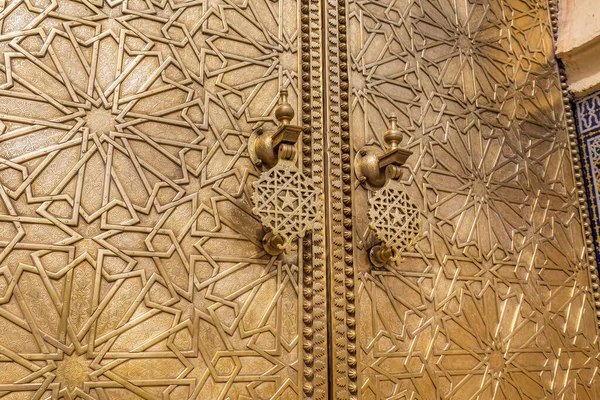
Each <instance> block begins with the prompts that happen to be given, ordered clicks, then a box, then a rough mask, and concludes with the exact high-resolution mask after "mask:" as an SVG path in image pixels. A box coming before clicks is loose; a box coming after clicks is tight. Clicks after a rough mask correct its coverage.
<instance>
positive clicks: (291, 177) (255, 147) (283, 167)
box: [248, 89, 321, 256]
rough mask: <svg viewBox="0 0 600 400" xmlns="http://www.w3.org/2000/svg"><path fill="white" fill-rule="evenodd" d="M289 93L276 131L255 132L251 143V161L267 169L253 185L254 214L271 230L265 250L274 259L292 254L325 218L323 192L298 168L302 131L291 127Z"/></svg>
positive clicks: (279, 108)
mask: <svg viewBox="0 0 600 400" xmlns="http://www.w3.org/2000/svg"><path fill="white" fill-rule="evenodd" d="M287 95H288V93H287V90H286V89H282V90H281V91H280V99H279V104H278V105H277V107H275V118H276V119H277V121H278V122H279V124H278V125H277V128H276V129H275V130H274V131H270V132H263V130H262V128H259V129H257V130H255V131H254V132H253V133H252V134H251V135H250V138H249V141H248V153H249V155H250V159H251V160H252V161H253V162H254V164H255V165H256V166H257V167H258V168H263V169H265V171H263V172H261V174H260V176H259V178H258V179H257V180H256V181H255V182H254V183H253V187H254V193H253V194H252V202H253V203H254V208H253V209H252V212H253V213H254V214H255V215H256V216H258V217H259V219H260V221H261V223H262V225H263V226H264V227H265V228H266V229H267V231H268V232H267V234H266V235H265V236H264V237H263V239H262V243H263V248H264V250H265V251H266V252H267V253H268V254H270V255H273V256H276V255H279V254H281V253H283V252H284V251H289V250H290V249H291V248H292V247H293V246H292V242H293V241H294V240H295V239H297V238H302V237H304V235H305V233H306V232H307V231H309V230H311V229H312V228H313V226H314V224H315V222H316V221H317V220H318V219H319V218H320V215H321V196H320V195H321V192H320V189H319V188H318V187H317V186H316V185H315V183H314V181H313V180H312V179H311V178H310V177H308V176H306V175H304V174H303V173H302V171H300V170H299V169H298V167H297V165H296V156H297V151H296V143H297V141H298V137H299V136H300V133H301V131H302V127H300V126H296V125H291V124H290V122H291V121H292V119H293V118H294V114H295V113H294V109H293V108H292V106H291V105H290V104H289V103H288V101H287Z"/></svg>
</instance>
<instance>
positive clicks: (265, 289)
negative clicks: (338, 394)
mask: <svg viewBox="0 0 600 400" xmlns="http://www.w3.org/2000/svg"><path fill="white" fill-rule="evenodd" d="M299 32H300V21H299V3H298V2H296V1H295V0H279V1H278V2H272V1H270V0H248V1H240V2H233V1H229V0H199V1H196V0H193V1H187V0H175V1H166V0H165V1H155V0H81V1H70V0H39V1H38V0H33V1H30V0H0V53H1V54H2V57H1V58H0V185H1V187H0V397H5V398H14V399H29V398H33V399H38V398H44V399H49V398H52V399H60V398H64V399H75V398H80V399H140V398H144V399H161V398H162V399H188V398H190V399H246V400H247V399H270V398H273V399H298V398H299V397H302V396H303V395H304V393H303V389H302V387H303V385H304V379H305V378H304V376H303V367H304V363H303V361H302V357H303V355H304V351H305V350H304V349H303V336H302V331H303V328H304V324H303V322H302V316H303V312H302V308H301V303H302V291H303V259H302V256H301V254H300V255H299V254H297V253H294V254H290V255H288V256H287V257H286V259H285V260H278V259H276V258H273V257H270V256H268V255H267V254H265V252H264V250H263V248H262V244H261V243H260V236H259V234H258V232H260V231H261V230H262V229H261V223H260V221H259V220H258V219H257V218H256V217H255V216H254V215H253V213H252V200H251V193H252V186H251V183H252V181H253V180H255V179H256V177H257V176H258V174H259V172H258V171H257V170H256V169H255V167H254V165H253V163H252V162H251V161H250V159H249V156H248V150H247V139H248V137H249V135H250V132H252V131H253V130H254V129H256V128H258V127H259V126H261V125H264V126H265V127H266V129H267V128H269V127H273V126H274V122H275V121H274V118H273V108H274V107H275V106H276V104H277V99H278V92H279V88H281V87H287V88H288V90H289V92H290V99H289V101H290V103H292V104H294V107H295V108H296V109H297V110H298V114H299V116H298V118H301V117H302V113H301V106H299V105H298V103H300V101H299V97H298V92H299V86H300V84H299V76H298V75H299V60H300V40H299ZM294 122H295V121H294ZM309 249H310V248H309ZM306 315H310V314H308V313H306ZM321 369H322V370H323V368H321ZM313 373H314V374H318V373H319V371H313Z"/></svg>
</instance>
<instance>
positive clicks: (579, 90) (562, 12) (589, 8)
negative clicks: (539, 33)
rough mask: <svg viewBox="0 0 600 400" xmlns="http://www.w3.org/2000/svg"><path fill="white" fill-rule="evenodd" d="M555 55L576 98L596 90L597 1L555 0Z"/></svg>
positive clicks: (599, 59)
mask: <svg viewBox="0 0 600 400" xmlns="http://www.w3.org/2000/svg"><path fill="white" fill-rule="evenodd" d="M556 52H557V55H558V57H560V58H561V59H562V60H563V61H564V63H565V66H566V69H567V76H568V80H569V87H570V89H571V90H572V91H573V92H574V93H575V95H576V96H579V97H582V96H585V95H587V94H589V93H591V92H593V91H596V90H598V89H600V0H560V1H559V24H558V42H557V48H556Z"/></svg>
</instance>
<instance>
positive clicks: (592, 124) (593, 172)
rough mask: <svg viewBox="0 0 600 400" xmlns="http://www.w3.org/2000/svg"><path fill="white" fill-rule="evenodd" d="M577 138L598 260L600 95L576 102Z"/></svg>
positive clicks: (599, 249) (599, 230)
mask: <svg viewBox="0 0 600 400" xmlns="http://www.w3.org/2000/svg"><path fill="white" fill-rule="evenodd" d="M576 109H577V126H578V129H577V133H578V135H577V138H578V140H579V145H580V146H581V157H582V164H583V177H584V180H585V189H586V193H587V196H588V199H589V210H590V217H591V218H590V220H591V221H590V222H591V228H592V233H593V236H594V240H595V243H596V259H597V260H600V247H599V246H598V238H599V237H600V217H599V215H600V214H599V213H600V208H599V207H598V206H599V204H598V201H599V200H600V118H599V117H600V94H599V93H594V94H592V95H590V96H587V97H585V98H583V99H581V100H578V101H577V102H576Z"/></svg>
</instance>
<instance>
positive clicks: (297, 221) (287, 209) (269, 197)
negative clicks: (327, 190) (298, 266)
mask: <svg viewBox="0 0 600 400" xmlns="http://www.w3.org/2000/svg"><path fill="white" fill-rule="evenodd" d="M252 185H253V186H254V193H253V194H252V201H253V202H254V206H255V208H253V209H252V211H253V212H254V214H256V215H258V216H259V217H260V220H261V222H262V223H263V225H265V226H267V227H268V228H270V229H271V232H273V234H279V235H281V236H282V237H283V238H284V239H285V242H286V243H289V241H291V240H293V239H295V238H297V237H304V234H305V233H306V231H308V230H310V229H312V228H313V226H314V224H315V222H316V221H317V219H318V218H320V215H319V212H320V210H321V199H320V197H319V195H320V191H319V190H318V188H317V187H315V184H314V182H313V181H312V180H311V179H310V178H307V177H306V176H304V174H303V173H302V172H300V171H298V168H296V166H295V165H294V164H292V163H291V162H289V161H285V160H283V161H279V162H278V163H277V165H275V167H273V168H272V169H270V170H269V171H267V172H265V173H263V174H261V175H260V178H259V179H258V180H256V181H255V182H254V183H253V184H252Z"/></svg>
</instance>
